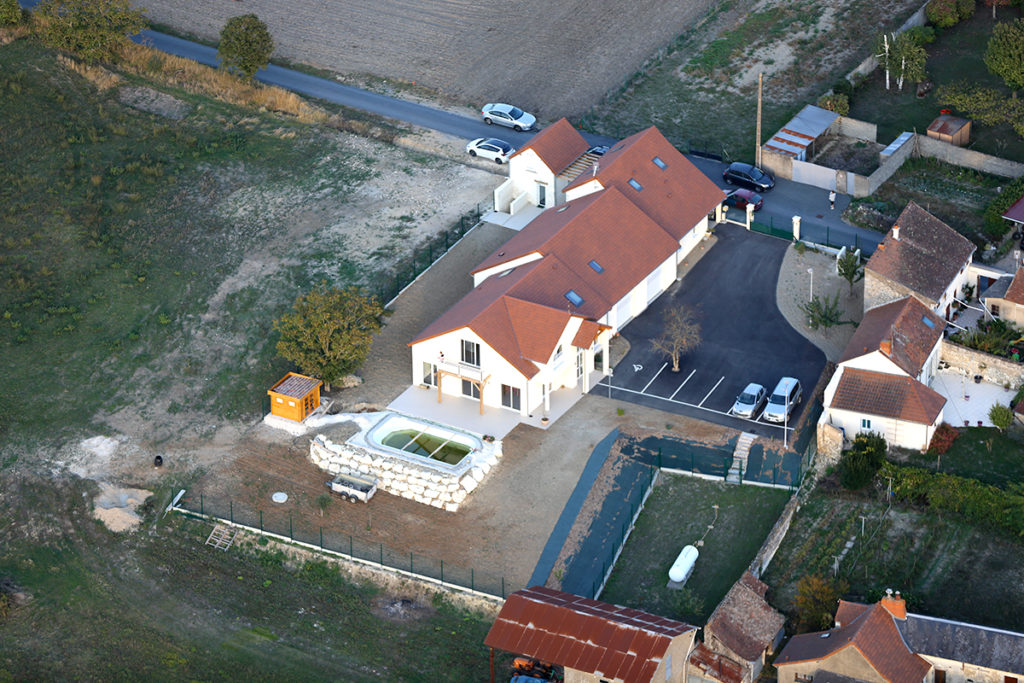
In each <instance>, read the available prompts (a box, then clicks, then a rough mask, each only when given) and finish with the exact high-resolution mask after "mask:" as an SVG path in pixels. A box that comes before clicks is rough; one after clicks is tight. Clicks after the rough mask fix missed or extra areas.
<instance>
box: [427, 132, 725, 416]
mask: <svg viewBox="0 0 1024 683" xmlns="http://www.w3.org/2000/svg"><path fill="white" fill-rule="evenodd" d="M562 123H563V122H559V124H556V125H555V126H552V127H551V129H546V130H545V131H544V132H543V133H541V134H540V135H538V136H537V137H540V136H541V135H544V136H545V139H544V140H542V144H537V145H536V146H537V148H538V149H539V150H540V152H541V153H542V154H540V153H537V150H535V149H533V148H530V147H528V148H524V150H521V151H520V153H519V155H518V156H517V157H513V161H515V159H517V158H524V159H529V158H531V157H530V155H531V154H534V155H536V157H537V158H538V159H546V160H548V161H551V160H552V159H553V158H554V157H553V156H552V154H554V153H555V152H554V151H556V150H557V151H558V152H559V154H562V156H560V157H558V158H559V160H558V161H557V163H556V162H554V161H551V163H552V164H553V166H548V165H546V164H545V168H548V169H549V170H552V171H553V169H557V168H558V167H559V166H561V165H562V164H564V163H567V162H566V159H568V158H569V156H571V155H572V154H575V153H576V152H577V151H578V150H579V149H580V146H579V144H578V142H579V140H582V137H579V133H578V132H576V131H575V130H574V129H572V127H571V126H569V125H568V124H567V123H565V125H562ZM552 129H553V130H552ZM577 137H579V140H576V138H577ZM531 144H534V143H531ZM564 150H569V151H568V152H564ZM563 152H564V154H563ZM580 154H581V155H582V156H579V155H578V156H577V157H576V158H577V159H582V158H586V157H587V156H588V155H589V153H588V152H586V150H585V149H584V151H583V152H581V153H580ZM523 163H526V161H524V162H523ZM570 165H571V164H570ZM593 168H594V170H593V171H591V172H588V173H584V174H583V175H584V176H586V177H585V178H583V179H582V180H581V178H577V179H576V180H574V181H573V182H570V183H568V184H566V185H565V186H564V190H565V191H564V197H565V200H566V201H564V202H563V203H560V204H559V205H557V206H553V207H552V208H549V209H546V210H545V211H543V212H542V213H541V214H540V215H539V216H538V217H537V218H535V219H534V220H533V221H531V222H530V223H529V224H528V225H527V226H526V227H525V228H523V229H522V230H521V231H520V232H518V233H517V234H516V235H515V236H513V237H512V239H510V240H509V241H508V242H506V243H505V244H504V245H502V246H501V247H499V248H498V249H497V250H496V251H495V252H494V253H492V254H491V255H490V256H488V257H487V258H486V259H484V261H483V262H482V263H481V264H480V265H479V266H478V267H477V268H476V269H475V270H474V271H473V278H474V286H475V288H474V289H473V290H472V291H471V292H470V293H469V294H467V295H466V296H465V297H463V298H462V299H461V300H460V301H459V302H458V303H456V304H455V305H454V306H453V307H452V308H450V309H449V310H448V311H447V312H445V313H444V314H443V315H442V316H441V317H440V318H438V319H437V320H435V321H434V322H433V323H431V324H430V325H428V326H427V328H426V329H424V330H423V331H422V332H420V334H419V335H417V336H416V337H415V338H414V339H413V340H412V341H410V342H409V346H410V347H411V348H412V374H413V383H414V384H416V385H424V386H428V387H432V388H435V389H436V390H437V393H438V398H439V399H441V397H442V396H443V395H445V394H447V395H454V396H463V397H468V398H471V399H476V400H479V401H480V411H481V412H483V411H484V409H485V407H486V406H491V407H495V408H503V409H507V410H512V411H516V412H518V413H520V415H521V416H523V417H527V416H530V415H532V414H533V413H534V412H535V411H540V412H541V413H542V415H545V416H546V415H547V414H548V412H549V409H550V401H551V395H552V393H553V392H556V391H559V390H563V389H566V390H570V391H573V392H575V395H576V396H578V395H581V394H583V393H586V392H587V391H589V390H590V388H591V383H592V378H591V375H592V374H594V373H598V372H600V373H604V374H608V373H609V372H610V368H609V366H608V361H607V359H608V357H609V348H608V344H609V340H610V339H611V337H612V335H614V334H615V333H617V332H618V331H619V330H620V329H622V327H623V326H624V325H625V324H626V323H627V322H628V321H629V320H631V319H632V318H633V317H635V316H637V315H639V314H640V313H642V312H643V311H644V310H645V309H646V308H647V306H648V305H649V304H650V303H651V302H652V301H654V299H656V298H657V297H658V296H659V295H660V294H661V293H662V292H664V291H665V290H666V289H667V288H668V287H669V286H671V285H672V283H673V282H675V279H676V271H677V265H678V264H679V263H681V262H682V261H683V259H684V258H685V257H686V255H687V254H689V252H690V250H691V249H693V248H694V247H695V246H696V245H697V244H698V243H699V242H700V239H701V238H702V237H703V236H704V235H706V234H707V227H708V214H709V213H710V212H712V211H714V210H715V208H716V207H718V206H719V205H720V204H721V202H722V200H723V199H724V197H725V193H724V192H723V191H722V190H721V189H719V188H718V187H717V186H716V185H715V184H714V183H713V182H712V181H711V180H710V179H708V178H707V176H705V175H704V174H702V173H701V172H700V171H699V170H698V169H697V168H696V167H695V166H693V164H691V163H690V162H689V161H688V160H687V159H686V158H685V157H684V156H683V155H682V154H680V153H679V151H678V150H676V149H675V147H673V146H672V144H671V143H669V141H668V140H666V139H665V137H664V136H663V135H661V133H659V132H658V131H657V129H655V128H653V127H652V128H649V129H647V130H645V131H643V132H641V133H637V134H636V135H633V136H631V137H629V138H627V139H626V140H623V141H622V142H620V143H618V144H617V145H616V146H615V147H613V148H612V150H610V151H609V152H608V153H607V154H605V155H604V156H603V157H601V158H600V168H597V166H596V162H594V165H593ZM552 187H553V188H558V187H562V186H559V185H558V184H557V183H556V184H555V185H552ZM552 191H553V192H554V191H555V190H554V189H553V190H552ZM558 192H561V190H558ZM550 196H552V197H558V196H559V195H558V194H557V192H556V193H555V194H552V195H550Z"/></svg>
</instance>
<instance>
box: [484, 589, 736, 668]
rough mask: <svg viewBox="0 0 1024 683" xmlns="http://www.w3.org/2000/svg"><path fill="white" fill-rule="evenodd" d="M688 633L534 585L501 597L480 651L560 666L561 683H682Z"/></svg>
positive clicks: (683, 627) (692, 631) (674, 624)
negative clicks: (489, 650)
mask: <svg viewBox="0 0 1024 683" xmlns="http://www.w3.org/2000/svg"><path fill="white" fill-rule="evenodd" d="M696 633H697V630H696V628H695V627H693V626H690V625H689V624H685V623H683V622H681V621H674V620H672V619H666V618H664V617H659V616H656V615H654V614H648V613H647V612H641V611H640V610H635V609H629V608H626V607H620V606H618V605H611V604H608V603H604V602H598V601H597V600H591V599H589V598H583V597H580V596H578V595H572V594H571V593H563V592H562V591H556V590H552V589H550V588H544V587H542V586H534V587H533V588H527V589H524V590H521V591H516V592H515V593H512V594H511V595H509V596H508V599H507V600H505V604H504V605H503V606H502V608H501V612H499V613H498V617H497V618H496V619H495V620H494V625H493V626H491V630H490V631H489V632H488V633H487V637H486V638H485V639H484V644H485V645H487V646H488V647H490V648H493V649H498V650H503V651H505V652H511V653H514V654H518V655H525V656H527V657H532V658H534V659H536V660H539V661H540V662H543V663H544V664H549V665H554V666H558V667H562V668H563V669H564V672H565V678H564V681H565V683H584V682H586V683H591V682H592V683H599V682H605V683H612V682H622V683H641V682H642V683H649V682H652V683H653V682H656V683H663V682H668V683H685V681H686V674H687V660H688V658H689V656H690V652H691V651H692V650H693V646H694V636H695V635H696ZM725 683H734V682H733V681H726V682H725Z"/></svg>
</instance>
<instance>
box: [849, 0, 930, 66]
mask: <svg viewBox="0 0 1024 683" xmlns="http://www.w3.org/2000/svg"><path fill="white" fill-rule="evenodd" d="M927 5H928V3H927V2H925V3H924V4H923V5H921V7H920V8H919V9H918V10H917V11H916V12H914V13H913V14H911V15H910V18H909V19H907V20H906V21H905V22H903V25H902V26H900V27H899V28H898V29H897V30H896V33H903V32H904V31H906V30H907V29H908V28H912V27H914V26H924V25H925V23H926V22H927V21H928V20H927V19H926V18H925V16H924V8H925V7H926V6H927ZM870 44H871V45H872V46H873V45H874V38H873V37H872V40H871V43H870ZM877 68H878V58H877V57H875V55H874V54H872V55H870V56H869V57H868V58H867V59H865V60H864V61H863V62H861V63H860V64H858V65H857V66H856V67H854V69H853V70H852V71H851V72H850V73H848V74H846V80H848V81H850V82H853V81H855V80H856V79H857V78H863V77H865V76H867V75H868V74H870V73H871V72H872V71H874V70H875V69H877Z"/></svg>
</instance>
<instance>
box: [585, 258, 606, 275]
mask: <svg viewBox="0 0 1024 683" xmlns="http://www.w3.org/2000/svg"><path fill="white" fill-rule="evenodd" d="M587 265H588V266H590V267H591V268H593V269H594V272H595V273H603V272H604V267H602V266H601V264H600V263H598V262H597V261H591V262H590V263H588V264H587Z"/></svg>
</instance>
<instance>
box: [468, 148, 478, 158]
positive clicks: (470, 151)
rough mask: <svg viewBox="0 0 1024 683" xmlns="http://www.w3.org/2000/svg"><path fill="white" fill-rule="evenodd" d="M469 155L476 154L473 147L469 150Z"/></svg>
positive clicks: (473, 155)
mask: <svg viewBox="0 0 1024 683" xmlns="http://www.w3.org/2000/svg"><path fill="white" fill-rule="evenodd" d="M469 156H471V157H475V156H476V150H475V149H471V150H469Z"/></svg>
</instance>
